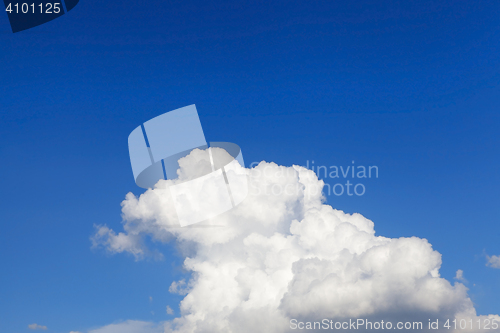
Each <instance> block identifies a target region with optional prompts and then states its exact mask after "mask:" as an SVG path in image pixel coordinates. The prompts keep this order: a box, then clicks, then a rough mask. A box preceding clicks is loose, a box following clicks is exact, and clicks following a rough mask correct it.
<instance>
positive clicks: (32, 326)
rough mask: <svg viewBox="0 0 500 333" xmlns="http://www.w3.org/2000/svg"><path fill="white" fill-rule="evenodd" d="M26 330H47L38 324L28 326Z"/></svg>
mask: <svg viewBox="0 0 500 333" xmlns="http://www.w3.org/2000/svg"><path fill="white" fill-rule="evenodd" d="M28 328H29V329H30V330H44V331H45V330H46V329H47V326H43V325H38V324H30V325H28Z"/></svg>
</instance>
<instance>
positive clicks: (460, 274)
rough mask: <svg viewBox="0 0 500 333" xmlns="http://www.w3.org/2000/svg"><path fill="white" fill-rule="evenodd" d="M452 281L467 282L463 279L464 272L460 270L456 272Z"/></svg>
mask: <svg viewBox="0 0 500 333" xmlns="http://www.w3.org/2000/svg"><path fill="white" fill-rule="evenodd" d="M454 279H455V280H457V281H460V282H467V280H466V279H465V278H464V271H463V270H461V269H459V270H458V271H457V273H456V274H455V278H454Z"/></svg>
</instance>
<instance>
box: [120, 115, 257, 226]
mask: <svg viewBox="0 0 500 333" xmlns="http://www.w3.org/2000/svg"><path fill="white" fill-rule="evenodd" d="M128 148H129V152H130V162H131V164H132V171H133V173H134V179H135V182H136V184H137V185H138V186H140V187H142V188H153V187H154V186H155V184H156V183H157V182H158V181H159V180H160V179H170V180H173V183H172V184H171V185H170V186H169V187H168V190H169V191H170V194H171V196H172V199H173V204H174V206H175V210H176V212H177V217H178V221H179V224H180V225H181V227H184V226H188V225H191V224H194V223H198V222H202V221H205V220H207V219H211V218H213V217H215V216H218V215H220V214H222V213H224V212H226V211H228V210H230V209H232V208H234V207H236V206H237V205H239V204H240V203H241V202H242V201H243V200H244V199H245V198H246V196H247V194H248V181H247V173H246V169H245V168H244V166H245V164H244V161H243V155H242V153H241V149H240V147H239V146H238V145H236V144H234V143H231V142H210V143H207V141H206V140H205V134H204V133H203V129H202V127H201V123H200V119H199V117H198V112H197V111H196V107H195V106H194V105H190V106H186V107H183V108H180V109H177V110H174V111H170V112H167V113H164V114H162V115H159V116H158V117H155V118H153V119H150V120H148V121H146V122H145V123H144V124H142V125H141V126H138V127H137V128H136V129H134V130H133V131H132V133H130V135H129V137H128ZM195 150H197V156H198V157H199V160H198V161H197V164H192V163H191V162H189V165H187V164H184V165H183V167H184V168H188V169H190V170H191V171H193V170H196V172H195V173H196V175H195V176H194V174H191V177H188V178H189V179H181V178H180V177H179V170H180V169H181V163H180V162H181V160H182V159H183V158H185V157H186V156H188V155H190V154H191V153H193V152H194V151H195ZM205 162H206V163H205ZM204 163H205V164H204ZM202 165H205V166H206V167H205V168H200V166H202Z"/></svg>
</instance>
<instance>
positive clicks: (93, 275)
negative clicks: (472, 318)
mask: <svg viewBox="0 0 500 333" xmlns="http://www.w3.org/2000/svg"><path fill="white" fill-rule="evenodd" d="M499 14H500V3H497V2H482V3H478V2H477V1H462V2H455V1H417V2H412V4H409V3H407V2H406V1H384V2H380V1H357V2H356V3H355V4H353V3H352V1H337V2H331V3H329V4H325V3H316V4H313V3H310V2H298V1H274V2H273V3H272V4H270V3H269V2H268V1H258V2H245V3H235V2H234V1H225V2H210V3H207V2H201V1H200V2H198V1H171V2H166V1H156V0H154V1H150V2H148V3H143V2H137V1H135V2H134V1H129V0H124V1H120V2H117V1H115V2H113V1H107V2H99V3H92V2H90V1H83V0H82V1H80V3H79V4H78V6H77V7H75V9H73V10H72V11H71V12H69V13H68V14H67V15H64V16H62V17H60V18H59V19H56V20H54V21H52V22H49V23H47V24H44V25H42V26H39V27H36V28H33V29H30V30H27V31H24V32H20V33H16V34H12V33H11V32H10V27H9V25H8V19H7V15H6V14H4V15H3V18H1V19H0V38H1V41H2V43H1V46H0V48H1V51H0V59H1V62H2V64H3V66H2V70H1V72H0V78H1V81H0V86H1V89H0V98H1V111H0V126H1V130H0V135H1V144H0V156H1V159H2V163H1V165H0V171H1V174H2V180H1V185H2V191H1V192H0V193H1V194H0V196H1V197H0V203H1V204H0V205H1V206H0V207H1V218H0V220H1V232H0V253H1V256H0V331H2V332H25V331H29V330H28V328H27V326H28V325H29V324H32V323H35V322H36V323H38V324H41V325H46V326H47V327H48V328H49V330H50V331H53V332H69V331H71V330H74V331H77V330H79V331H85V330H87V329H89V328H92V327H99V326H103V325H106V324H109V323H111V322H115V321H118V320H126V319H140V320H146V321H149V320H151V321H162V320H167V319H171V318H172V316H169V315H167V314H166V313H165V306H166V305H169V306H170V307H171V308H172V309H174V312H175V313H177V314H178V307H177V306H178V302H179V301H180V300H181V299H182V297H181V296H178V295H172V294H169V292H168V286H169V285H170V282H171V281H173V280H178V279H181V278H182V277H185V276H187V272H185V271H184V270H183V269H182V258H181V257H180V256H179V255H178V254H177V253H176V250H175V247H174V246H171V245H168V244H167V245H161V244H157V245H156V246H157V247H158V248H159V249H160V250H161V251H162V252H163V253H164V254H165V260H163V261H154V260H145V261H140V262H135V261H134V259H133V257H131V256H128V255H123V254H122V255H114V256H109V255H106V254H105V253H104V252H103V251H96V250H91V248H90V246H91V244H90V240H89V238H90V236H91V235H92V234H93V232H94V226H93V225H94V224H107V225H108V226H110V227H113V228H114V229H119V228H120V223H121V218H120V202H121V201H122V200H123V199H124V197H125V194H126V193H127V192H130V191H131V192H133V193H135V194H140V193H142V192H143V190H142V189H141V188H139V187H137V186H136V185H135V183H134V179H133V175H132V170H131V167H130V161H129V157H128V149H127V137H128V134H129V133H130V132H131V131H132V130H133V129H134V128H135V127H136V126H138V125H139V124H141V123H143V122H144V121H146V120H149V119H151V118H152V117H154V116H157V115H159V114H161V113H164V112H167V111H169V110H173V109H176V108H179V107H182V106H186V105H190V104H196V106H197V108H198V112H199V115H200V119H201V122H202V124H203V128H204V131H205V136H206V138H207V140H208V141H228V142H234V143H237V144H239V145H240V146H241V147H242V150H243V152H244V157H245V161H246V163H247V166H248V165H249V164H250V163H251V162H253V161H262V160H266V161H273V162H276V163H278V164H281V165H287V166H290V165H292V164H299V165H306V163H307V161H312V160H314V162H315V165H325V166H332V165H336V166H348V165H351V164H352V161H355V163H356V165H376V166H378V169H379V177H378V178H377V179H370V180H367V181H366V182H365V185H366V193H365V195H363V196H360V197H359V196H347V195H343V196H329V197H328V198H327V200H328V203H329V204H331V205H332V206H333V207H334V208H337V209H341V210H344V211H346V212H349V213H354V212H359V213H361V214H363V215H364V216H366V217H367V218H369V219H371V220H372V221H374V222H375V230H376V231H377V234H379V235H384V236H387V237H401V236H418V237H422V238H426V239H428V240H429V242H430V243H431V244H432V245H433V247H434V249H435V250H437V251H439V252H440V253H441V254H442V255H443V265H442V269H441V274H442V276H443V277H445V278H447V279H448V280H450V281H452V280H453V277H454V276H455V272H456V271H457V270H458V269H462V270H463V271H464V276H465V278H466V279H467V280H468V283H467V287H468V288H469V289H470V291H469V294H470V296H471V297H472V299H473V301H474V302H475V305H476V309H477V311H478V313H480V314H487V313H497V312H498V311H499V309H500V301H499V299H500V298H499V297H498V295H499V294H500V283H499V281H500V270H498V269H493V268H491V267H486V256H485V255H486V254H488V255H499V254H500V245H499V242H498V237H499V235H500V234H499V231H498V230H499V228H498V223H499V222H500V220H499V215H500V214H499V213H500V208H499V207H500V205H498V202H499V200H500V194H499V191H498V186H499V185H500V176H499V174H498V165H499V164H500V154H499V150H498V147H499V144H500V134H499V132H498V128H499V126H500V112H499V111H500V93H499V92H500V60H499V59H500V58H499V56H498V55H499V52H500V27H499V24H498V17H499ZM325 181H326V182H328V183H331V184H332V185H334V184H335V183H336V182H337V180H335V179H327V180H325ZM150 296H151V297H152V298H153V300H152V301H150V300H149V297H150ZM152 311H153V312H154V313H155V314H154V315H153V314H152V313H151V312H152Z"/></svg>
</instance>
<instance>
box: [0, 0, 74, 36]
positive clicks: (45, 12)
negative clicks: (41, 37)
mask: <svg viewBox="0 0 500 333" xmlns="http://www.w3.org/2000/svg"><path fill="white" fill-rule="evenodd" d="M78 1H79V0H52V1H50V0H44V1H42V0H29V1H28V0H19V1H18V0H3V2H4V4H5V11H6V12H7V16H8V17H9V21H10V26H11V28H12V32H19V31H23V30H26V29H30V28H33V27H36V26H37V25H40V24H44V23H47V22H49V21H52V20H53V19H55V18H58V17H59V16H61V15H64V14H65V13H67V12H69V11H70V10H72V9H73V8H74V7H75V6H76V4H77V3H78Z"/></svg>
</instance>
